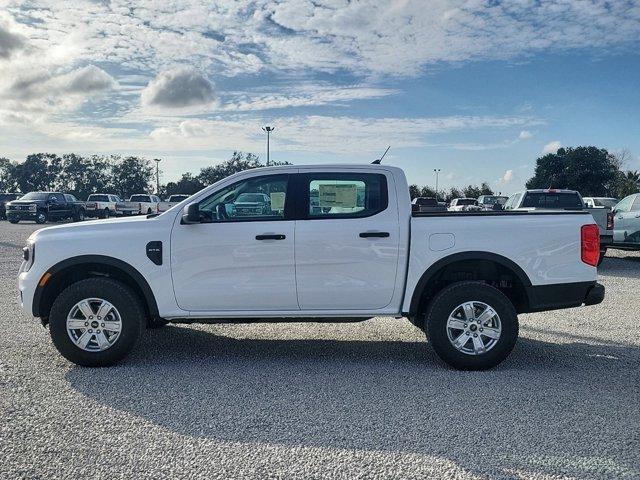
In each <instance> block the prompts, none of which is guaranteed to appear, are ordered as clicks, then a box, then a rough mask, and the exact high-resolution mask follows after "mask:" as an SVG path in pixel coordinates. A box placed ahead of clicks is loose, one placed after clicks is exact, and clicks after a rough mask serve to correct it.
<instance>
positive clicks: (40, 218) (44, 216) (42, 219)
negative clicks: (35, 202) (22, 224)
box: [36, 212, 48, 224]
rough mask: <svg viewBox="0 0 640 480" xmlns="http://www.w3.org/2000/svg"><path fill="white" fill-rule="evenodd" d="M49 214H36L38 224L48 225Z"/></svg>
mask: <svg viewBox="0 0 640 480" xmlns="http://www.w3.org/2000/svg"><path fill="white" fill-rule="evenodd" d="M47 220H48V218H47V214H46V213H45V212H38V213H37V214H36V223H38V224H43V223H47Z"/></svg>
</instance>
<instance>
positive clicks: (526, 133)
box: [518, 130, 533, 140]
mask: <svg viewBox="0 0 640 480" xmlns="http://www.w3.org/2000/svg"><path fill="white" fill-rule="evenodd" d="M531 137H533V134H532V133H531V132H530V131H529V130H522V131H521V132H520V135H518V138H519V139H520V140H528V139H529V138H531Z"/></svg>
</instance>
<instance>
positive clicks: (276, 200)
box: [269, 192, 286, 211]
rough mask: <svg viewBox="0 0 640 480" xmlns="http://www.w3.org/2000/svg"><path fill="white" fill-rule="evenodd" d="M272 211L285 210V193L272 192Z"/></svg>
mask: <svg viewBox="0 0 640 480" xmlns="http://www.w3.org/2000/svg"><path fill="white" fill-rule="evenodd" d="M269 196H270V197H271V210H276V211H277V210H284V199H285V196H286V194H285V193H284V192H271V193H270V194H269Z"/></svg>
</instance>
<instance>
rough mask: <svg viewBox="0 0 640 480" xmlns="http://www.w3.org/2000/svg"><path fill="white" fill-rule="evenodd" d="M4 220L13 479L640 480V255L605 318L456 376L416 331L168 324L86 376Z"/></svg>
mask: <svg viewBox="0 0 640 480" xmlns="http://www.w3.org/2000/svg"><path fill="white" fill-rule="evenodd" d="M36 228H37V227H36V226H35V225H33V224H19V225H10V224H8V223H7V222H0V292H1V293H0V478H3V479H5V478H6V479H13V478H82V477H85V476H86V477H92V478H154V479H155V478H168V477H174V476H175V477H180V478H260V479H262V478H303V477H304V478H329V477H331V478H349V479H354V478H443V477H448V478H449V477H450V478H465V479H466V478H554V479H555V478H598V479H599V478H612V479H614V478H615V479H618V478H640V460H639V459H638V454H639V452H640V407H639V405H640V387H639V385H640V373H639V372H640V370H639V368H640V326H639V319H638V312H639V311H640V255H638V254H637V253H626V252H611V253H610V254H609V257H608V258H607V259H606V260H605V262H604V263H603V265H602V268H601V272H600V273H601V281H602V283H604V284H605V286H606V288H607V298H606V300H605V302H604V303H603V304H601V305H598V306H594V307H584V308H579V309H572V310H564V311H558V312H549V313H541V314H532V315H523V316H521V338H520V340H519V342H518V344H517V346H516V348H515V350H514V352H513V354H512V355H511V357H510V358H509V359H508V360H507V361H506V362H504V363H503V364H502V365H501V366H500V367H499V368H497V369H495V370H493V371H489V372H477V373H476V372H456V371H453V370H450V369H449V368H447V367H445V366H444V365H443V364H442V363H440V362H439V361H438V360H437V358H436V357H435V355H434V354H433V352H432V351H431V349H430V348H429V347H428V345H427V344H426V342H425V340H424V337H423V335H422V333H421V332H419V331H418V330H417V329H415V328H414V327H413V326H411V325H410V324H409V323H408V321H405V320H394V319H392V318H378V319H375V320H371V321H367V322H364V323H359V324H342V325H330V324H327V325H315V324H283V325H266V324H256V325H247V326H243V325H240V326H237V325H220V326H169V327H166V328H164V329H161V330H155V331H148V332H147V335H146V337H145V338H144V339H143V341H142V342H141V344H139V346H138V348H137V349H136V350H135V352H134V353H133V354H132V355H131V356H130V357H129V358H128V359H127V361H125V362H124V363H122V364H121V365H119V366H117V367H114V368H109V369H87V368H81V367H76V366H72V365H71V364H69V363H67V362H66V361H65V360H64V359H62V357H60V356H59V355H58V353H57V352H56V351H55V350H54V348H53V346H52V344H51V341H50V339H49V335H48V331H47V330H45V329H44V328H42V327H41V326H40V325H39V323H38V322H36V321H34V320H33V319H31V318H30V317H28V316H27V315H25V314H24V313H22V312H21V310H19V307H18V304H17V300H16V296H17V295H16V285H15V274H16V272H17V269H18V266H19V258H20V249H21V247H22V246H23V243H24V241H25V240H26V238H27V236H28V235H29V234H30V233H31V232H32V231H34V230H35V229H36Z"/></svg>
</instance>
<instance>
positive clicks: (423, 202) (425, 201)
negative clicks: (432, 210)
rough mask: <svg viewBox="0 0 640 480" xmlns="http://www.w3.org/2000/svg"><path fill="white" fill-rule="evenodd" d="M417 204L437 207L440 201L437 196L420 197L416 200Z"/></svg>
mask: <svg viewBox="0 0 640 480" xmlns="http://www.w3.org/2000/svg"><path fill="white" fill-rule="evenodd" d="M414 203H415V204H416V205H421V206H423V207H437V206H438V202H437V201H436V199H435V198H427V197H419V198H416V199H415V200H414Z"/></svg>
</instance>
